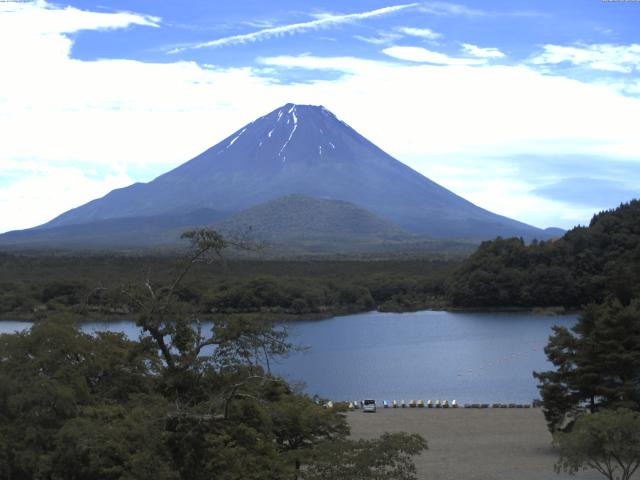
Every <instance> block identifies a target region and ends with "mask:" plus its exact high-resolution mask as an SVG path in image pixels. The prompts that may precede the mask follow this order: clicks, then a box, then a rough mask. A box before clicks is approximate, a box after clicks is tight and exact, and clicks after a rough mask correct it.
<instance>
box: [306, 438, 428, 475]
mask: <svg viewBox="0 0 640 480" xmlns="http://www.w3.org/2000/svg"><path fill="white" fill-rule="evenodd" d="M426 449H427V442H426V440H425V439H424V438H423V437H421V436H420V435H417V434H412V435H409V434H406V433H385V434H383V435H382V436H381V437H380V438H378V439H374V440H341V441H335V442H324V443H322V444H320V445H319V446H318V447H317V449H316V451H315V457H314V458H313V459H312V461H311V463H310V464H309V465H308V466H307V468H306V469H305V470H304V475H303V478H304V479H305V480H333V479H338V478H339V479H341V480H415V479H417V477H416V467H415V464H414V463H413V457H414V456H415V455H420V454H421V453H422V452H423V451H425V450H426Z"/></svg>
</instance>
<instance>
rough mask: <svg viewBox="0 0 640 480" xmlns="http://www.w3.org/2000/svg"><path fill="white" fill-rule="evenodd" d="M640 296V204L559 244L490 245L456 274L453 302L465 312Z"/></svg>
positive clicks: (601, 218) (598, 219)
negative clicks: (610, 296) (501, 307)
mask: <svg viewBox="0 0 640 480" xmlns="http://www.w3.org/2000/svg"><path fill="white" fill-rule="evenodd" d="M609 294H611V295H614V296H616V298H618V299H620V300H621V301H622V302H623V303H625V304H626V303H628V302H629V301H630V299H631V298H633V297H634V296H637V295H639V294H640V201H638V200H633V201H631V202H630V203H628V204H623V205H621V206H620V207H618V208H617V209H615V210H611V211H607V212H602V213H599V214H597V215H595V216H594V217H593V219H592V220H591V223H590V224H589V227H576V228H574V229H573V230H571V231H569V232H567V233H566V234H565V235H564V237H562V238H561V239H558V240H556V241H552V240H550V241H547V242H533V243H532V244H531V245H528V246H526V245H525V244H524V241H523V240H522V239H516V238H511V239H503V238H497V239H496V240H493V241H490V242H484V243H483V244H482V245H481V246H480V248H479V249H478V251H477V252H475V253H474V254H473V255H471V256H470V257H469V258H468V259H467V260H466V261H465V262H464V263H463V264H462V266H461V267H460V268H459V269H458V270H457V271H456V272H455V273H454V274H453V276H452V278H451V280H450V282H449V284H448V289H447V295H448V298H449V300H450V301H451V303H452V304H453V305H454V306H461V307H488V306H490V307H498V306H519V307H545V306H565V307H579V306H581V305H584V304H587V303H590V302H601V301H603V300H604V298H605V297H606V296H607V295H609Z"/></svg>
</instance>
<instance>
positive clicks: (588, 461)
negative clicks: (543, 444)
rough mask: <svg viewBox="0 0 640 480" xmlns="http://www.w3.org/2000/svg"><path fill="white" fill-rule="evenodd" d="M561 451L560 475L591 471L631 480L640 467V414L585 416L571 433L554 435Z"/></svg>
mask: <svg viewBox="0 0 640 480" xmlns="http://www.w3.org/2000/svg"><path fill="white" fill-rule="evenodd" d="M554 440H555V444H556V446H557V447H558V449H559V451H560V460H559V461H558V463H557V464H556V471H557V472H560V471H565V472H569V473H577V472H579V471H581V470H585V469H587V468H592V469H594V470H596V471H598V472H600V473H601V474H602V475H603V476H604V477H606V478H607V479H609V480H629V479H630V478H631V477H632V476H633V474H634V473H635V471H636V470H637V469H638V467H640V414H638V412H633V411H631V410H627V409H620V410H605V411H602V412H598V413H595V414H593V415H583V416H581V417H580V418H578V420H577V421H576V424H575V427H574V428H573V430H572V431H571V432H570V433H557V434H555V435H554Z"/></svg>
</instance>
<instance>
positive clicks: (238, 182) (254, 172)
mask: <svg viewBox="0 0 640 480" xmlns="http://www.w3.org/2000/svg"><path fill="white" fill-rule="evenodd" d="M290 194H302V195H306V196H311V197H317V198H326V199H336V200H344V201H348V202H352V203H354V204H356V205H358V206H360V207H362V208H365V209H367V210H369V211H371V212H373V213H374V214H376V215H379V216H380V217H382V218H384V219H385V220H388V221H390V222H393V223H395V224H397V225H399V226H401V227H403V228H405V229H407V230H410V231H412V232H414V233H419V234H425V235H429V236H432V237H435V238H447V239H461V238H467V239H468V238H473V239H487V238H493V237H495V236H497V235H501V236H523V237H525V238H534V237H535V238H547V237H548V236H549V235H548V234H547V233H546V232H544V231H543V230H540V229H537V228H535V227H532V226H530V225H526V224H524V223H521V222H517V221H515V220H512V219H509V218H506V217H503V216H500V215H496V214H493V213H491V212H489V211H487V210H484V209H482V208H479V207H477V206H476V205H474V204H472V203H470V202H468V201H467V200H465V199H463V198H461V197H459V196H458V195H455V194H454V193H452V192H450V191H449V190H447V189H445V188H443V187H441V186H440V185H438V184H436V183H434V182H432V181H431V180H429V179H428V178H426V177H424V176H423V175H421V174H419V173H418V172H416V171H414V170H412V169H411V168H409V167H407V166H406V165H404V164H403V163H401V162H399V161H398V160H396V159H394V158H393V157H391V156H390V155H388V154H387V153H385V152H384V151H382V150H381V149H379V148H378V147H376V146H375V145H374V144H373V143H371V142H370V141H368V140H367V139H366V138H364V137H363V136H361V135H360V134H358V133H357V132H356V131H355V130H353V129H352V128H351V127H349V126H348V125H347V124H346V123H344V122H342V121H340V120H338V119H337V118H336V117H335V115H333V114H332V113H331V112H329V111H328V110H326V109H325V108H323V107H317V106H310V105H293V104H287V105H285V106H283V107H281V108H279V109H277V110H274V111H273V112H271V113H269V114H268V115H265V116H264V117H260V118H259V119H257V120H256V121H254V122H252V123H250V124H248V125H246V126H245V127H243V128H242V129H240V130H238V131H237V132H235V133H234V134H233V135H231V136H229V137H227V138H226V139H225V140H223V141H222V142H220V143H218V144H217V145H215V146H214V147H212V148H210V149H209V150H207V151H205V152H203V153H202V154H200V155H198V156H197V157H195V158H194V159H192V160H190V161H188V162H186V163H184V164H183V165H181V166H179V167H177V168H175V169H174V170H171V171H170V172H167V173H165V174H164V175H161V176H159V177H158V178H156V179H155V180H153V181H151V182H149V183H146V184H143V183H136V184H134V185H131V186H129V187H126V188H122V189H118V190H114V191H112V192H111V193H109V194H108V195H106V196H105V197H103V198H100V199H96V200H93V201H91V202H89V203H87V204H85V205H83V206H81V207H78V208H75V209H73V210H70V211H68V212H66V213H63V214H62V215H60V216H59V217H57V218H55V219H54V220H52V221H51V222H49V223H47V224H45V225H43V226H41V227H38V228H52V227H60V226H65V225H73V224H80V223H89V222H94V221H98V220H105V219H113V218H122V217H144V216H154V215H155V216H157V215H180V214H182V213H187V212H191V211H194V210H197V209H212V210H216V211H225V212H234V211H239V210H242V209H245V208H248V207H251V206H254V205H257V204H260V203H263V202H265V201H269V200H272V199H274V198H278V197H282V196H286V195H290Z"/></svg>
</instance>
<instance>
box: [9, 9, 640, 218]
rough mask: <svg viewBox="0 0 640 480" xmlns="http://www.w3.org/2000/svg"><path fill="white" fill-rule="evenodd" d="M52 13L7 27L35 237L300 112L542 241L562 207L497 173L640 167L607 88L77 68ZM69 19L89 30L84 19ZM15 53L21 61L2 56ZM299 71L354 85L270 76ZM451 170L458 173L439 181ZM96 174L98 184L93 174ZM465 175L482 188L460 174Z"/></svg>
mask: <svg viewBox="0 0 640 480" xmlns="http://www.w3.org/2000/svg"><path fill="white" fill-rule="evenodd" d="M0 5H4V4H0ZM12 5H13V4H12ZM27 5H28V8H31V7H33V5H32V4H27ZM51 8H53V7H48V8H40V9H39V10H38V9H35V10H33V11H32V12H31V14H30V16H29V17H26V16H25V17H21V16H19V15H18V16H14V15H13V14H11V15H9V17H10V18H11V19H13V20H12V21H7V20H6V19H5V17H3V16H2V15H0V17H2V20H0V21H2V22H4V23H3V24H2V27H3V28H0V69H1V70H2V72H3V73H2V75H0V131H1V132H2V142H0V209H1V210H0V211H2V216H0V218H1V220H2V222H1V223H0V230H6V229H15V228H21V227H25V226H33V225H36V224H38V223H41V222H42V221H45V220H48V219H49V218H51V217H53V216H55V215H57V214H59V213H62V211H63V210H66V209H68V208H71V207H73V206H77V205H79V204H81V203H83V202H85V201H87V200H88V199H90V198H94V197H97V196H100V195H102V194H104V193H106V192H107V191H108V190H110V189H111V188H115V187H120V186H123V185H125V184H126V183H129V182H130V181H133V180H135V181H146V180H149V179H151V178H153V177H154V176H155V175H157V174H160V173H163V172H164V171H166V170H168V169H169V168H173V167H175V166H177V165H179V164H181V163H183V162H184V161H186V160H188V159H189V158H192V157H193V156H195V155H196V154H198V153H200V152H201V151H203V150H205V149H206V148H208V147H210V146H212V145H214V144H215V143H217V142H219V141H221V140H222V139H223V138H224V137H226V136H227V135H229V134H231V133H232V132H233V131H235V130H236V129H238V128H240V127H242V126H243V125H244V124H245V123H248V122H250V121H252V120H254V119H255V118H256V117H258V116H260V115H263V114H265V113H267V112H269V111H271V110H272V109H274V108H277V107H279V106H280V105H282V104H284V103H287V102H295V103H310V104H323V105H325V106H326V107H327V108H329V109H330V110H332V111H333V112H334V113H335V114H336V115H338V117H340V118H341V119H343V120H345V121H346V122H347V123H349V124H350V125H351V126H353V127H354V128H355V129H357V130H358V131H359V132H361V133H362V134H363V135H365V136H366V137H367V138H369V139H371V140H372V141H373V142H375V143H376V144H377V145H379V146H380V147H381V148H383V149H384V150H386V151H388V152H389V153H390V154H391V155H393V156H395V157H396V158H398V159H400V160H402V161H405V162H406V163H408V164H410V165H411V166H412V167H413V168H415V169H417V170H418V171H420V172H422V173H424V174H426V175H427V176H430V177H432V178H433V179H434V180H435V181H438V182H440V183H442V184H443V185H444V186H446V187H449V188H452V189H453V190H454V191H455V192H456V193H458V194H461V195H463V196H467V197H469V198H470V199H471V200H473V201H475V202H477V203H478V204H479V205H480V206H483V207H487V208H493V209H494V210H495V211H497V212H498V213H503V214H508V215H510V216H513V217H515V218H518V219H520V220H523V221H529V222H532V223H536V224H538V225H542V226H544V225H547V224H550V223H556V222H550V221H549V222H547V221H545V222H541V221H539V220H540V217H541V213H540V212H538V211H537V210H536V208H538V207H540V208H541V207H542V206H545V208H547V207H548V206H549V205H548V204H544V205H542V203H540V202H541V200H535V199H532V197H531V196H530V195H528V194H527V192H528V191H529V190H532V189H533V188H534V187H535V186H536V185H528V184H527V185H525V187H527V188H524V189H522V190H520V189H519V187H520V186H522V180H520V179H518V174H517V172H516V173H514V171H513V169H509V168H507V167H508V165H507V166H506V167H504V166H500V169H499V170H498V169H497V164H496V163H495V162H494V161H492V160H491V159H492V158H496V157H500V158H503V159H504V158H507V159H508V158H510V157H511V156H516V155H519V154H540V155H549V154H554V155H564V154H567V155H576V154H599V155H601V156H602V157H603V158H608V157H610V158H616V159H618V161H621V160H623V161H626V162H637V161H638V159H639V158H640V138H639V137H638V135H637V127H636V123H637V118H639V117H640V100H639V99H635V98H630V97H625V96H623V95H621V94H620V93H618V91H616V90H615V89H612V88H610V87H609V86H608V85H590V84H587V83H584V82H580V81H577V80H572V79H568V78H564V77H562V76H549V75H544V74H542V73H540V72H538V71H536V70H535V69H534V68H529V67H527V66H494V65H490V64H484V63H483V60H482V59H460V60H464V61H465V63H466V62H467V61H469V60H473V61H475V62H477V63H478V64H480V63H483V64H482V65H481V66H480V67H478V66H472V65H467V64H453V65H452V64H451V61H450V59H449V57H446V56H445V58H441V57H438V56H437V55H438V54H436V57H435V60H436V61H440V62H445V63H442V64H439V65H434V64H427V63H418V64H405V63H403V62H397V61H395V60H393V58H392V57H389V58H388V61H384V62H382V61H374V60H364V59H360V58H353V57H316V56H311V55H307V56H300V57H292V56H280V57H268V58H262V59H261V63H262V67H260V68H233V69H223V68H218V67H214V66H210V67H204V66H199V65H197V64H195V63H191V62H174V63H163V64H154V63H144V62H138V61H131V60H98V61H79V60H74V59H71V58H70V57H69V51H70V47H71V40H70V39H69V38H68V37H67V36H66V35H65V34H64V32H58V30H60V28H58V29H57V30H56V28H54V27H51V25H50V24H49V23H48V22H47V21H45V20H48V19H50V18H51V17H48V15H50V11H49V10H50V9H51ZM61 11H63V12H66V15H71V16H74V17H76V18H78V17H82V12H80V11H78V10H75V9H64V10H61ZM38 12H40V13H39V14H38ZM79 12H80V13H79ZM40 15H41V16H40ZM96 15H105V17H103V18H99V23H100V25H101V26H99V27H96V23H98V20H95V17H91V21H89V17H83V18H84V20H83V21H82V22H79V21H77V20H75V22H76V23H74V27H73V28H110V27H108V26H107V25H110V23H109V20H112V21H113V24H116V21H118V22H120V21H121V19H120V17H115V16H112V15H118V14H96ZM140 18H143V19H144V18H145V17H140ZM141 21H143V20H141ZM45 23H47V25H46V26H43V25H44V24H45ZM125 23H126V22H125ZM131 24H132V23H127V25H131ZM64 28H69V27H64ZM113 28H115V27H113ZM43 30H44V31H45V33H42V31H43ZM52 30H53V32H54V33H51V31H52ZM55 32H58V33H55ZM16 38H20V39H21V41H22V43H20V48H19V49H13V48H2V47H1V46H2V45H13V43H12V42H13V41H14V40H15V39H16ZM15 50H19V52H20V54H19V55H18V54H15V55H14V54H13V53H14V51H15ZM427 52H428V51H427ZM431 53H436V52H431ZM420 55H425V54H424V52H421V53H420ZM439 55H442V54H439ZM426 56H427V58H428V59H430V60H431V61H433V60H434V57H433V56H432V55H430V54H428V55H426ZM454 60H455V59H454ZM286 68H304V69H308V70H310V71H313V70H316V69H318V70H334V71H338V72H341V73H342V74H341V75H339V76H338V77H337V78H333V79H331V80H316V81H313V82H307V83H300V84H293V85H288V84H283V83H281V82H279V81H275V80H272V79H270V78H268V77H267V76H266V75H273V77H274V78H278V77H280V73H281V72H282V69H286ZM270 72H272V73H270ZM319 76H320V77H324V76H323V75H319ZM486 159H489V160H486ZM504 162H507V163H508V160H505V161H504ZM504 162H503V163H504ZM443 164H446V165H447V166H448V167H450V168H451V170H449V171H445V170H442V169H440V170H438V169H437V168H436V167H437V166H438V165H443ZM474 165H475V168H472V167H473V166H474ZM91 169H95V170H96V172H98V173H97V174H95V175H94V174H88V173H86V172H88V171H90V170H91ZM456 169H457V171H458V173H455V172H456ZM585 169H588V165H585ZM464 171H468V172H473V175H467V176H465V175H462V174H460V173H459V172H464ZM101 172H106V174H104V173H101ZM132 172H144V173H143V174H135V175H134V174H133V173H132ZM497 176H499V180H500V182H503V184H504V185H506V184H509V185H512V186H513V188H507V187H506V186H505V187H504V189H503V190H500V191H494V192H493V193H492V190H491V188H489V187H482V186H479V185H480V184H482V185H490V186H491V185H493V187H496V186H497V184H492V183H491V182H492V179H493V180H495V179H496V177H497ZM485 182H486V183H485ZM525 183H526V182H525ZM501 188H502V187H501ZM536 202H538V203H536ZM546 211H547V212H549V211H551V212H552V213H551V214H552V215H555V216H556V217H557V218H560V219H562V218H564V221H565V222H570V221H586V220H587V219H588V218H587V219H583V218H576V215H578V214H579V212H577V210H576V209H575V208H573V207H571V206H568V205H565V204H554V205H553V206H552V209H551V210H546ZM5 212H6V213H5ZM17 212H20V214H19V215H18V213H17ZM563 216H564V217H563ZM567 218H569V219H570V220H567ZM566 225H567V223H565V226H566Z"/></svg>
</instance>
